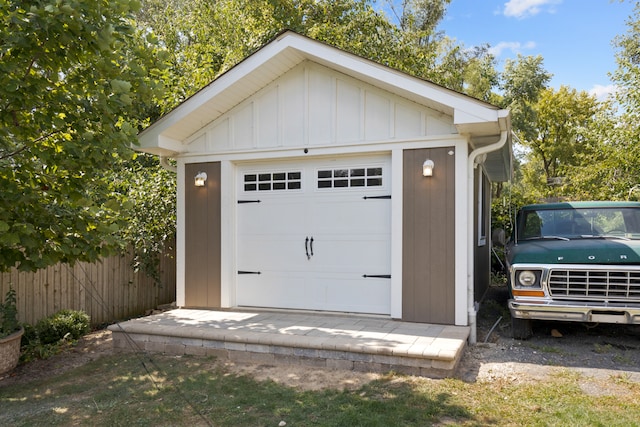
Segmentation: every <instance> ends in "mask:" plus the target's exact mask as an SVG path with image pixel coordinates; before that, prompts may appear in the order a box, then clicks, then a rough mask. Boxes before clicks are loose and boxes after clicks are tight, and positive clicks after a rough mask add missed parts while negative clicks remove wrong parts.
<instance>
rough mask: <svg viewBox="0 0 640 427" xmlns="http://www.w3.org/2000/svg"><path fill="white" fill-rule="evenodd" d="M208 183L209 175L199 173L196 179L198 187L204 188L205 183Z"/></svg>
mask: <svg viewBox="0 0 640 427" xmlns="http://www.w3.org/2000/svg"><path fill="white" fill-rule="evenodd" d="M206 181H207V173H206V172H198V173H197V174H196V178H195V185H196V187H204V183H205V182H206Z"/></svg>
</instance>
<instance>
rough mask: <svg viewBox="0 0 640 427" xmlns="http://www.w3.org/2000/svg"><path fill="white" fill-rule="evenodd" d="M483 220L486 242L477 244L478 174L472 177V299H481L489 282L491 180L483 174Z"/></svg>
mask: <svg viewBox="0 0 640 427" xmlns="http://www.w3.org/2000/svg"><path fill="white" fill-rule="evenodd" d="M481 179H482V180H483V182H484V193H483V198H484V206H485V209H486V210H485V212H484V213H483V215H482V219H483V221H484V227H485V233H486V236H485V237H486V244H485V245H484V246H478V236H479V234H478V175H477V174H476V177H475V179H474V191H475V193H474V194H475V195H474V198H473V200H474V204H473V205H474V216H473V218H474V228H473V230H474V240H473V242H472V243H473V244H474V249H475V250H474V279H475V281H474V283H475V286H474V295H473V297H474V300H475V301H481V300H482V298H483V297H484V295H485V293H486V291H487V289H488V288H489V285H490V283H491V181H489V179H488V178H487V177H486V176H485V175H484V174H483V175H482V178H481Z"/></svg>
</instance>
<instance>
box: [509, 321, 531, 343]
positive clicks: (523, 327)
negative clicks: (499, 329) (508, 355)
mask: <svg viewBox="0 0 640 427" xmlns="http://www.w3.org/2000/svg"><path fill="white" fill-rule="evenodd" d="M511 335H512V336H513V339H516V340H528V339H529V338H531V335H533V329H532V328H531V319H518V318H516V317H513V316H511Z"/></svg>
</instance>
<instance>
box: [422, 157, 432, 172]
mask: <svg viewBox="0 0 640 427" xmlns="http://www.w3.org/2000/svg"><path fill="white" fill-rule="evenodd" d="M433 166H434V163H433V160H431V159H427V160H425V161H424V163H423V164H422V176H433Z"/></svg>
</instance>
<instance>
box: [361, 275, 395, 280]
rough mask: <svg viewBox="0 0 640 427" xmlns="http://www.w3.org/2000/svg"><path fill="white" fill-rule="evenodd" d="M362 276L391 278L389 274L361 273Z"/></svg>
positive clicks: (366, 277)
mask: <svg viewBox="0 0 640 427" xmlns="http://www.w3.org/2000/svg"><path fill="white" fill-rule="evenodd" d="M362 277H364V278H365V279H368V278H373V279H391V275H390V274H363V275H362Z"/></svg>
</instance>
